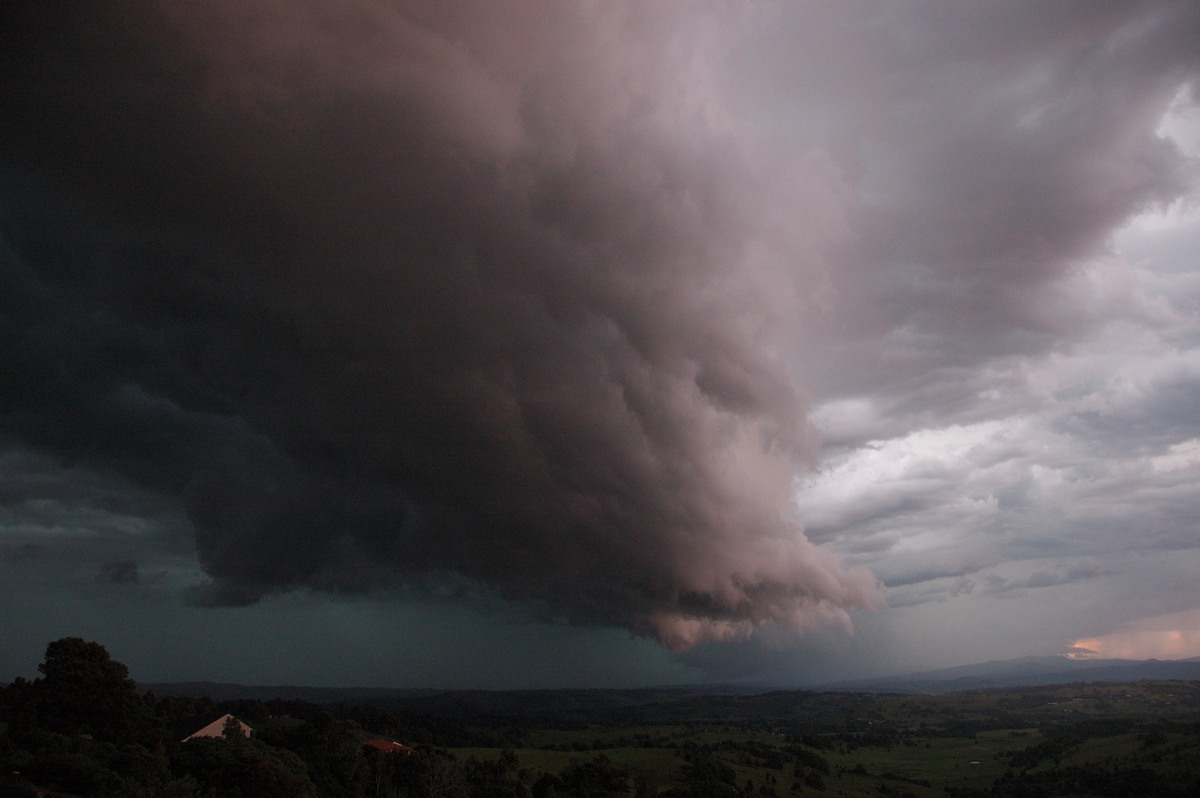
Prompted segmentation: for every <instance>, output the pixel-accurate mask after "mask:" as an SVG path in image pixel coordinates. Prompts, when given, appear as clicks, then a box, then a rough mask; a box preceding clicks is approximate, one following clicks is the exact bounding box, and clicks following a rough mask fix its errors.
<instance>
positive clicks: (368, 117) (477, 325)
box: [0, 0, 1200, 678]
mask: <svg viewBox="0 0 1200 798" xmlns="http://www.w3.org/2000/svg"><path fill="white" fill-rule="evenodd" d="M0 14H2V15H3V17H0V31H2V33H0V35H2V36H5V37H7V39H6V40H5V41H4V42H3V45H4V47H5V51H6V52H11V53H13V54H14V57H12V58H10V59H9V60H8V61H7V62H6V65H5V66H4V68H3V71H2V72H0V76H2V83H0V97H2V98H3V100H0V114H3V117H4V118H5V119H6V120H11V123H9V124H6V125H4V126H2V130H0V144H2V145H3V153H2V156H3V160H2V161H0V166H2V167H3V169H2V171H0V201H2V204H0V212H2V216H0V232H2V233H3V242H2V243H3V247H2V248H0V367H2V369H3V374H4V375H5V385H4V390H3V392H2V393H0V443H2V444H3V454H2V458H3V459H0V466H2V467H3V468H4V475H5V479H4V480H3V482H2V483H0V498H2V499H3V501H2V502H0V508H2V509H3V512H4V513H5V514H4V515H3V516H0V523H2V524H3V530H4V534H5V537H6V544H5V545H6V548H5V549H4V556H5V559H4V561H3V562H5V563H8V565H7V566H5V567H9V568H11V569H12V570H13V572H14V573H15V572H16V571H18V570H20V569H28V572H30V573H32V572H33V570H35V567H41V566H36V564H37V563H51V562H53V563H58V564H59V565H60V566H61V567H62V568H63V569H66V568H67V563H70V562H76V561H78V562H86V567H85V566H82V565H80V566H77V568H78V571H79V573H80V574H85V575H86V578H85V579H83V581H84V582H85V583H86V585H87V590H91V591H97V592H102V591H109V592H110V593H111V592H113V591H125V592H126V593H127V594H128V595H135V594H136V595H145V596H148V595H149V594H151V593H153V592H154V591H156V590H160V589H162V590H165V589H166V588H165V587H161V586H173V587H178V586H179V585H180V584H182V583H185V582H187V583H190V586H189V587H188V588H187V590H186V596H187V598H188V600H189V601H190V602H192V603H193V604H196V605H202V606H247V605H250V604H253V603H255V602H261V601H262V600H263V599H264V598H269V599H270V601H276V600H290V599H289V598H288V596H291V597H292V598H295V595H296V591H304V590H310V589H311V590H313V591H315V595H318V596H320V595H326V596H328V595H331V594H340V595H343V596H345V595H359V596H362V595H370V596H376V597H383V598H384V599H385V600H393V601H394V602H395V606H396V607H397V612H399V607H401V606H405V602H411V601H413V600H420V601H423V600H424V599H425V598H427V597H435V598H450V599H454V600H458V601H461V602H466V603H468V604H471V605H473V606H478V607H483V606H488V605H494V604H495V603H496V602H501V603H503V602H514V603H516V604H519V605H521V606H522V607H523V608H524V611H533V612H535V613H538V614H539V617H540V618H542V619H543V620H545V621H549V622H552V623H554V624H559V627H558V628H566V627H565V626H562V624H571V625H583V626H587V625H606V626H615V627H621V628H625V629H629V630H631V631H633V632H634V633H635V634H637V635H640V636H646V637H651V638H654V639H656V640H657V641H659V642H660V643H662V644H663V645H665V646H667V647H669V648H671V649H674V650H682V649H685V648H689V647H692V646H696V645H697V644H699V643H704V642H713V641H729V640H742V639H744V638H745V637H746V636H748V635H750V634H751V633H752V632H753V631H754V630H756V629H757V630H760V634H759V637H758V640H759V642H762V643H764V644H770V645H775V646H776V647H777V648H778V649H780V651H782V652H783V653H779V651H777V652H776V653H775V654H770V655H764V654H763V652H762V650H761V649H759V648H753V647H749V648H742V649H738V648H736V647H733V646H712V647H705V646H700V647H699V648H698V649H696V650H695V651H693V652H692V653H690V654H688V655H687V657H685V658H684V659H682V660H680V661H681V662H692V663H696V664H697V665H698V667H700V668H701V669H702V670H704V671H705V672H706V673H709V674H715V675H717V676H718V678H737V677H739V676H740V675H745V674H747V673H751V672H753V668H754V667H756V665H755V662H756V661H759V660H761V661H771V662H775V663H777V665H778V669H779V673H780V674H784V675H785V676H794V674H795V671H794V670H792V671H788V670H787V669H788V668H793V669H794V668H795V667H798V666H796V665H795V663H794V662H792V663H791V664H788V662H791V660H789V659H788V658H789V657H791V656H792V654H794V653H795V651H796V649H794V648H791V646H794V645H800V646H806V645H807V646H811V649H805V651H809V653H811V652H817V653H816V654H814V656H815V657H816V658H817V659H818V660H820V659H821V658H822V657H826V658H827V661H826V665H827V666H828V667H829V668H830V669H831V670H832V671H834V672H839V674H840V675H843V676H844V675H847V673H848V671H846V670H845V668H846V667H847V665H846V662H850V661H851V660H852V661H853V664H854V667H869V666H870V665H871V663H884V662H886V663H889V664H890V665H892V666H894V665H895V664H896V663H897V662H901V661H908V662H912V664H913V665H914V666H920V667H927V666H935V665H943V664H958V663H961V662H964V661H970V660H971V659H975V658H985V657H999V656H1005V655H1016V654H1023V653H1047V652H1048V651H1049V650H1054V649H1055V648H1056V647H1062V646H1066V645H1068V644H1069V643H1070V642H1071V641H1072V640H1102V641H1103V640H1109V637H1106V635H1111V634H1112V633H1115V632H1119V630H1120V629H1121V628H1127V629H1135V630H1136V629H1140V628H1142V627H1141V626H1139V623H1140V620H1139V619H1145V618H1154V617H1159V616H1167V615H1169V614H1171V613H1183V612H1191V611H1195V610H1196V609H1197V608H1196V601H1197V600H1196V598H1195V595H1194V590H1190V589H1189V588H1188V584H1189V575H1190V576H1191V577H1194V574H1195V572H1196V569H1197V568H1200V539H1198V538H1197V536H1196V534H1195V524H1194V520H1192V519H1194V518H1196V517H1197V516H1198V515H1200V502H1198V500H1197V499H1196V497H1195V490H1194V487H1195V485H1196V484H1197V482H1198V481H1200V456H1198V455H1197V452H1200V448H1198V446H1200V444H1197V441H1200V422H1198V421H1197V417H1196V414H1195V408H1196V407H1197V405H1198V399H1200V320H1198V319H1200V316H1198V313H1197V308H1200V279H1198V278H1197V267H1196V260H1195V251H1196V248H1197V247H1198V246H1200V221H1198V220H1197V216H1196V213H1195V207H1196V205H1195V203H1196V199H1197V193H1196V189H1197V186H1198V185H1200V170H1198V163H1200V161H1198V158H1200V111H1197V102H1196V100H1197V85H1200V84H1198V82H1197V81H1198V79H1200V41H1198V39H1197V35H1198V34H1197V32H1198V31H1200V6H1198V5H1197V4H1195V3H1190V2H1176V3H1160V2H1096V0H1079V1H1078V2H1071V1H1065V0H1064V2H1056V3H1054V4H1046V3H1041V2H1032V1H1031V2H1012V0H996V2H980V3H973V4H971V6H970V7H969V8H965V7H962V5H961V4H959V3H954V2H949V1H947V2H932V3H910V2H889V3H878V2H865V1H864V2H855V1H854V0H850V1H849V2H846V1H845V0H843V1H842V2H805V3H791V2H765V0H764V1H763V2H751V3H743V4H728V3H695V2H670V1H668V0H664V1H663V2H635V1H634V0H630V1H629V2H603V3H555V2H544V3H543V2H515V1H514V2H489V3H486V4H471V3H437V4H430V3H425V2H416V0H413V2H404V1H403V0H386V1H385V0H353V2H332V1H330V2H311V3H306V4H303V6H301V7H298V6H297V5H296V4H294V3H285V2H282V0H272V1H271V2H257V3H253V4H246V3H239V2H234V1H233V0H220V1H219V2H212V3H206V4H180V3H168V2H161V1H160V0H118V1H117V2H110V3H106V4H95V3H84V2H70V1H69V0H59V1H58V2H39V3H32V2H30V3H16V4H8V5H7V6H6V9H5V10H4V11H3V12H0ZM192 546H194V549H195V554H196V555H197V556H198V560H199V564H200V566H201V567H202V569H203V577H202V578H201V577H200V575H199V574H197V573H195V572H194V569H192V570H190V571H189V569H188V563H189V562H190V559H189V558H190V557H191V556H192V555H191V547H192ZM72 547H75V548H74V549H72ZM71 551H75V552H77V553H76V554H71V553H70V552H71ZM83 552H86V553H83ZM72 557H75V560H72V559H71V558H72ZM45 567H47V568H48V567H49V566H45ZM73 567H74V566H73ZM81 578H82V577H81ZM879 580H882V583H883V586H886V595H887V603H888V604H889V605H890V608H889V609H885V610H882V611H881V612H879V613H876V614H874V615H869V614H864V615H860V616H858V619H857V620H856V624H857V626H858V627H859V629H860V632H859V638H857V639H856V640H854V641H852V642H844V643H832V642H830V640H832V639H833V638H831V637H827V636H825V635H822V634H818V635H810V636H809V637H807V638H806V641H807V642H805V643H800V644H796V643H794V642H788V641H789V640H790V639H791V638H790V637H789V633H790V632H791V631H811V630H815V629H817V628H818V627H823V626H829V625H832V627H833V628H835V629H837V628H838V627H841V628H849V622H850V618H851V615H852V614H853V613H854V612H855V611H856V610H858V609H864V608H872V607H874V608H878V607H880V606H881V599H882V597H883V595H884V587H882V586H881V585H880V582H879ZM1193 581H1194V580H1193ZM146 600H147V601H149V600H150V599H149V598H147V599H146ZM270 601H268V602H267V604H270ZM263 606H264V605H263V604H259V605H258V609H259V610H261V609H262V607H263ZM406 606H411V605H406ZM195 611H196V610H194V609H189V610H188V612H195ZM256 611H257V610H256ZM247 612H249V610H248V611H247ZM1188 617H1190V616H1188ZM1014 619H1022V620H1021V621H1020V622H1018V621H1017V620H1014ZM1121 624H1127V626H1125V627H1121V626H1120V625H1121ZM984 628H986V629H988V630H989V632H988V635H987V636H985V635H983V634H982V633H981V632H979V631H978V630H980V629H984ZM780 630H784V631H783V632H782V633H781V632H780ZM864 630H865V631H864ZM1113 639H1114V640H1115V639H1116V638H1113ZM1187 639H1188V640H1191V638H1187ZM1113 645H1115V643H1114V644H1113ZM838 646H849V647H851V648H846V649H842V650H841V654H835V653H830V652H834V650H835V649H837V647H838ZM714 652H715V653H714ZM788 652H791V653H788ZM821 652H824V653H821ZM664 656H665V655H664ZM837 656H843V657H847V658H848V659H847V660H846V661H845V662H842V663H840V664H839V663H838V662H835V659H836V657H837ZM933 657H942V658H943V659H942V660H940V661H935V660H934V659H931V658H933ZM688 658H691V659H688ZM785 660H788V662H785ZM830 663H832V664H830ZM864 663H865V664H864ZM771 667H776V666H775V665H772V666H771ZM805 667H807V666H805ZM812 667H814V668H819V667H825V666H823V665H820V664H819V663H817V664H814V665H813V666H812Z"/></svg>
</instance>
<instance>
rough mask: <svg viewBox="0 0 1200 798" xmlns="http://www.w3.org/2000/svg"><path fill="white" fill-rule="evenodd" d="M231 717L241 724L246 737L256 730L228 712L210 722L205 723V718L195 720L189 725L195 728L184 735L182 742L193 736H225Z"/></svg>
mask: <svg viewBox="0 0 1200 798" xmlns="http://www.w3.org/2000/svg"><path fill="white" fill-rule="evenodd" d="M209 717H210V718H211V717H212V716H211V715H210V716H209ZM230 718H233V720H234V721H236V722H237V724H238V725H239V726H241V728H242V735H243V736H244V737H249V736H250V735H251V734H252V733H253V732H254V729H252V728H250V727H249V726H247V725H246V724H245V723H243V722H242V721H240V720H238V719H237V718H235V717H234V716H233V715H231V714H229V713H228V712H226V713H225V714H224V715H221V716H220V717H219V718H217V719H216V720H213V721H211V722H209V723H205V722H204V721H203V720H197V721H195V722H194V723H193V724H192V725H190V726H189V728H191V729H193V731H192V732H191V734H188V735H187V736H186V737H183V738H182V739H180V742H181V743H186V742H187V741H188V740H190V739H192V738H193V737H224V736H225V723H226V721H228V720H229V719H230Z"/></svg>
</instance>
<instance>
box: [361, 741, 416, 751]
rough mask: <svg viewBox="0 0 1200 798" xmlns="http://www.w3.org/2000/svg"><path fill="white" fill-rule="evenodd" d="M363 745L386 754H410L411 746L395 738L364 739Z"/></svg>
mask: <svg viewBox="0 0 1200 798" xmlns="http://www.w3.org/2000/svg"><path fill="white" fill-rule="evenodd" d="M363 745H365V746H368V747H370V748H374V749H376V750H379V751H383V752H384V753H387V754H411V753H412V747H411V746H407V745H405V744H404V743H398V742H396V741H395V740H364V741H363Z"/></svg>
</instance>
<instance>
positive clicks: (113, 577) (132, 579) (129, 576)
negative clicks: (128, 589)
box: [96, 560, 142, 585]
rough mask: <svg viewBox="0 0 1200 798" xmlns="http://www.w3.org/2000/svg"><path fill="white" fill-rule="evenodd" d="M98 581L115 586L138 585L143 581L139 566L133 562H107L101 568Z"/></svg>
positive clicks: (97, 576) (97, 577)
mask: <svg viewBox="0 0 1200 798" xmlns="http://www.w3.org/2000/svg"><path fill="white" fill-rule="evenodd" d="M96 581H97V582H101V583H106V584H113V585H136V584H138V583H139V582H141V581H142V577H141V573H140V572H139V571H138V564H137V563H136V562H134V561H133V560H117V561H115V562H106V563H104V564H103V565H101V566H100V571H99V572H98V573H97V574H96Z"/></svg>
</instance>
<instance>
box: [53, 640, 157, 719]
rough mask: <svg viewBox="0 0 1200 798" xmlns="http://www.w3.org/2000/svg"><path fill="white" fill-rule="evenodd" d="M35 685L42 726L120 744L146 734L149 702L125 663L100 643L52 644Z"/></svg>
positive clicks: (67, 641)
mask: <svg viewBox="0 0 1200 798" xmlns="http://www.w3.org/2000/svg"><path fill="white" fill-rule="evenodd" d="M38 670H39V671H40V672H41V673H42V675H43V676H42V678H41V679H38V680H36V681H35V682H34V685H35V688H36V692H37V701H38V705H39V713H38V714H39V717H40V719H41V722H42V724H43V725H44V726H45V727H46V728H48V729H50V730H52V731H57V732H61V733H63V734H90V735H92V736H93V737H95V738H96V739H104V740H116V739H120V738H126V739H128V737H130V736H131V735H133V734H134V733H135V732H137V731H140V726H142V725H144V723H145V722H146V720H147V714H148V713H147V710H146V707H145V704H144V703H143V702H142V700H141V698H140V697H139V696H138V693H137V687H136V685H135V684H134V682H133V680H132V679H130V678H129V669H128V668H127V667H125V665H124V663H121V662H117V661H116V660H113V659H111V658H110V657H109V655H108V651H107V650H106V649H105V648H104V646H102V645H100V644H99V643H93V642H89V641H87V640H84V639H82V638H79V637H64V638H62V639H60V640H55V641H54V642H52V643H50V644H49V645H48V646H46V659H45V661H44V662H43V663H42V664H41V665H38Z"/></svg>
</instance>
